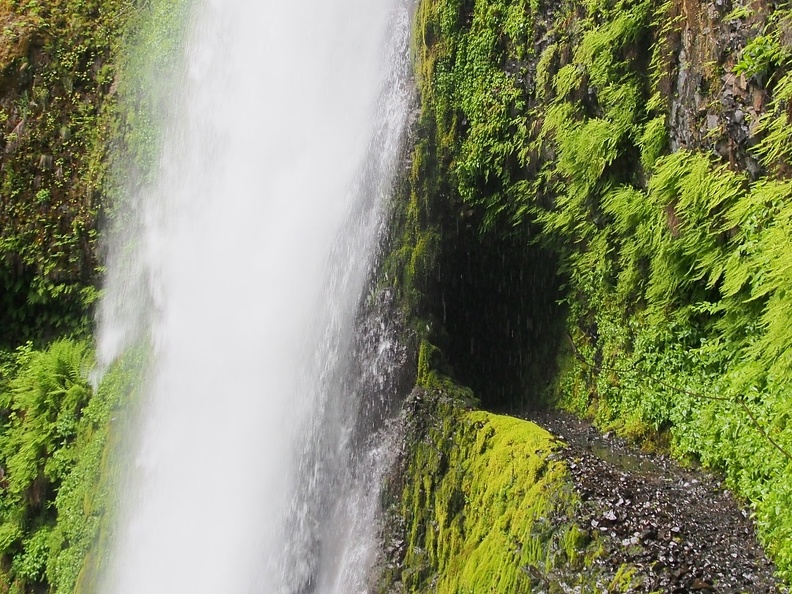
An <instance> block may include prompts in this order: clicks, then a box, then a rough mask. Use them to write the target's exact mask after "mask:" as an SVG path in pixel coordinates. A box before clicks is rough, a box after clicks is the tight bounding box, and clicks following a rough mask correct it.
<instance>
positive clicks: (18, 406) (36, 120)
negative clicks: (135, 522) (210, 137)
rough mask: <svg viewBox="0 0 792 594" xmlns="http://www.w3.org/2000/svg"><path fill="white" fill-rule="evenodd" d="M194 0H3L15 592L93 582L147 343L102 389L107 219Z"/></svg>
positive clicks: (145, 172) (1, 386) (1, 222)
mask: <svg viewBox="0 0 792 594" xmlns="http://www.w3.org/2000/svg"><path fill="white" fill-rule="evenodd" d="M189 8H190V3H189V2H188V1H187V0H151V1H143V0H141V1H136V0H68V1H67V0H54V1H47V2H44V1H39V0H0V592H2V593H6V592H8V593H12V594H23V593H28V592H53V593H55V592H57V593H60V594H67V593H68V594H72V593H73V592H75V591H84V590H85V589H86V588H88V587H91V585H92V583H93V581H94V580H93V578H94V577H95V576H96V575H98V574H99V572H100V570H101V567H102V565H103V563H104V561H105V559H104V557H103V556H102V555H103V551H105V552H106V550H107V549H108V548H109V547H108V546H107V545H108V542H109V540H108V539H109V538H110V537H111V535H110V534H109V527H108V524H107V522H106V520H107V518H108V516H109V512H110V511H111V510H112V505H111V501H110V497H111V494H112V492H113V491H112V488H111V487H112V484H113V481H114V480H115V478H116V477H115V476H114V474H113V473H114V472H117V467H115V468H111V467H110V465H109V464H108V463H107V461H108V459H109V457H110V456H111V453H112V452H113V449H114V448H115V447H116V446H117V444H118V442H119V439H120V435H121V433H122V432H121V431H120V429H119V427H118V424H117V423H114V422H113V420H114V418H115V416H116V415H119V411H120V410H122V409H123V408H124V407H127V413H126V414H128V412H129V408H128V407H129V404H130V402H131V401H133V400H134V396H133V393H134V385H135V383H136V380H139V370H140V366H141V361H142V358H143V355H142V354H140V353H137V352H130V353H128V354H126V355H125V356H124V357H123V359H122V360H121V361H119V362H118V363H117V364H115V365H114V366H113V367H112V368H111V369H110V370H109V371H108V372H107V373H106V374H105V376H104V378H103V380H102V382H101V385H100V386H99V387H98V388H97V389H94V388H93V387H92V386H91V384H90V382H89V381H88V377H89V372H90V370H91V369H92V368H93V367H94V365H95V363H94V354H93V347H92V345H91V340H90V338H89V337H90V334H91V331H92V327H91V326H92V318H93V313H92V305H93V304H94V303H95V301H96V299H97V297H98V291H97V285H98V283H99V280H100V278H99V277H100V274H101V272H102V269H101V266H100V262H101V261H102V259H103V255H102V253H101V252H102V248H103V245H102V244H101V242H100V240H99V237H98V228H99V226H100V224H101V225H102V226H103V227H104V228H108V227H112V226H124V225H128V224H129V223H130V220H129V217H130V216H133V215H132V214H131V211H130V209H129V207H128V206H127V205H126V204H125V203H124V202H123V197H124V196H130V195H134V194H135V193H136V192H139V191H141V188H144V187H145V185H146V184H148V183H150V182H151V177H152V174H153V172H154V168H155V165H156V158H157V154H158V151H159V146H160V135H161V130H162V126H161V123H162V118H164V117H167V116H168V114H167V113H165V112H164V109H163V105H164V104H163V102H162V100H161V99H162V97H163V95H164V94H165V93H168V92H169V88H168V86H167V85H168V84H175V83H174V82H173V81H174V79H173V78H172V77H171V76H170V75H169V73H170V72H172V69H173V68H174V67H175V66H176V65H177V63H178V60H177V59H176V57H177V55H178V50H179V49H180V48H181V47H182V46H183V42H184V35H185V31H186V24H187V22H188V11H189Z"/></svg>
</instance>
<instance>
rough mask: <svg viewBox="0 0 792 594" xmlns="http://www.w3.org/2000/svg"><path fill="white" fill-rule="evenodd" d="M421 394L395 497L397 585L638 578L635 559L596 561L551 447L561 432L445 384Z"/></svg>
mask: <svg viewBox="0 0 792 594" xmlns="http://www.w3.org/2000/svg"><path fill="white" fill-rule="evenodd" d="M417 399H418V402H417V406H416V408H415V409H414V412H413V413H412V414H413V416H412V421H410V422H411V423H413V424H412V425H411V427H412V429H411V432H409V433H408V442H409V443H410V445H411V447H410V449H409V453H408V457H407V460H406V461H405V469H404V473H405V481H404V483H405V485H406V486H405V487H404V491H403V493H402V494H401V498H400V501H399V503H397V504H396V505H397V506H399V515H400V517H401V518H402V523H401V525H402V526H403V527H404V531H405V535H406V542H407V549H406V552H405V556H404V559H403V562H402V564H401V568H400V571H399V572H397V574H396V575H390V576H389V579H390V580H391V582H392V583H391V586H393V583H394V582H398V583H400V584H401V587H403V589H404V590H405V591H407V592H438V593H443V592H453V593H458V592H476V593H478V592H493V593H495V592H531V591H534V590H535V589H543V591H548V588H549V591H551V592H561V591H563V589H562V588H574V587H581V588H582V590H581V591H586V592H587V591H599V590H596V587H597V586H598V585H599V587H602V586H603V585H605V584H609V583H610V584H612V585H613V587H612V588H611V589H610V591H613V592H616V591H626V590H627V589H628V588H629V587H630V586H631V585H632V582H631V579H630V576H631V573H630V571H627V569H628V568H626V569H625V572H620V573H619V575H618V576H606V575H604V574H602V573H600V572H599V570H595V569H593V568H592V563H593V560H594V559H595V558H596V556H597V555H598V554H599V550H600V547H599V546H598V544H597V542H596V541H592V540H591V538H592V537H591V536H589V534H588V533H587V532H586V531H584V530H582V529H581V528H580V527H579V526H577V525H576V524H575V522H574V519H573V518H574V513H575V509H576V506H578V505H579V502H578V499H577V497H576V495H575V494H574V492H573V489H572V487H571V484H570V482H569V479H568V475H567V470H566V467H565V465H564V464H563V463H562V462H561V461H560V460H559V459H558V458H557V457H556V456H554V454H553V452H554V450H555V449H556V448H557V447H558V445H559V442H558V441H557V440H555V438H553V437H552V436H551V435H550V434H549V433H547V432H546V431H544V430H543V429H541V428H539V427H538V426H536V425H534V424H533V423H530V422H527V421H521V420H519V419H514V418H511V417H503V416H498V415H492V414H489V413H486V412H481V411H477V412H471V411H465V410H464V409H463V408H461V407H460V406H459V404H457V403H456V401H455V400H454V399H452V398H449V397H448V396H447V395H445V392H443V391H439V392H438V391H435V392H433V393H429V392H422V393H421V394H420V395H418V397H417ZM427 419H431V420H430V421H429V424H428V425H427ZM594 538H596V537H594ZM540 587H541V588H540Z"/></svg>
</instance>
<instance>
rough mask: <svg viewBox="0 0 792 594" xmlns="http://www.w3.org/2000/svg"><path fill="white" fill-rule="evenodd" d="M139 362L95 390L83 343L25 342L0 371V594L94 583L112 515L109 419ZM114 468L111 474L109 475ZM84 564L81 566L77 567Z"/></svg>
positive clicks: (113, 431) (114, 434)
mask: <svg viewBox="0 0 792 594" xmlns="http://www.w3.org/2000/svg"><path fill="white" fill-rule="evenodd" d="M140 359H141V357H140V356H139V355H130V356H128V357H126V358H125V359H124V360H123V361H122V362H120V363H118V364H117V365H115V366H114V367H113V368H112V369H111V370H110V371H109V372H108V373H107V374H106V376H105V377H104V379H103V381H102V383H101V385H100V387H99V388H98V390H94V389H93V388H92V387H91V385H90V384H89V382H88V380H87V377H88V372H89V371H90V368H91V366H92V365H93V353H92V351H91V348H90V347H89V346H88V344H86V343H85V342H78V341H72V340H60V341H56V342H54V343H52V344H51V345H50V346H49V347H48V348H47V349H46V350H34V349H33V348H32V347H31V345H30V344H27V345H24V346H22V347H19V348H18V349H16V351H14V352H12V353H7V352H6V353H4V354H3V358H2V363H1V364H0V490H1V494H2V495H1V496H0V592H4V593H5V592H7V593H10V594H24V593H27V592H41V591H45V592H52V593H58V594H72V593H73V592H75V591H77V589H78V587H79V584H80V581H81V578H82V577H83V576H85V575H95V574H96V572H97V569H98V565H99V564H100V563H101V560H100V559H98V558H90V557H89V553H90V552H91V550H92V549H96V550H95V551H94V552H95V553H100V552H101V551H100V549H101V547H97V546H96V545H97V543H98V542H100V541H106V539H107V533H106V530H107V529H106V525H103V524H102V520H103V519H104V518H105V517H106V515H107V513H108V511H109V510H111V503H112V493H113V491H112V488H111V487H112V484H113V482H114V480H115V478H116V477H115V475H114V472H115V471H114V469H113V468H111V467H110V466H109V465H108V458H109V455H110V452H111V451H112V450H113V448H114V447H115V445H116V444H117V442H118V438H119V435H120V432H119V430H118V427H117V423H114V422H113V421H114V417H115V415H116V414H117V413H118V410H119V408H120V407H121V406H122V404H123V403H124V402H125V401H127V400H128V399H129V398H130V394H132V392H133V389H134V385H135V380H136V379H137V378H138V372H139V367H140ZM116 468H117V467H116ZM86 559H89V561H90V562H89V563H87V564H86V563H85V562H86Z"/></svg>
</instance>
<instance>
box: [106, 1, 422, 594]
mask: <svg viewBox="0 0 792 594" xmlns="http://www.w3.org/2000/svg"><path fill="white" fill-rule="evenodd" d="M408 29H409V15H408V7H407V6H406V5H405V3H404V2H403V1H401V0H322V1H319V0H290V2H285V3H284V2H275V1H274V0H257V1H255V2H254V1H252V0H209V1H208V2H205V3H203V4H201V5H200V6H197V7H196V13H195V17H194V25H193V29H192V31H191V35H190V43H189V44H188V51H187V57H186V64H187V71H186V74H185V76H184V84H182V85H181V90H180V92H179V94H178V96H176V97H173V98H172V99H173V101H174V106H175V108H176V109H174V110H173V112H174V113H177V114H178V115H177V116H176V117H174V118H173V119H172V121H170V122H168V124H167V129H166V132H167V133H166V141H165V143H164V146H163V147H162V157H161V163H160V171H159V177H158V181H157V183H156V185H155V187H154V188H153V189H152V190H151V191H150V192H147V193H145V194H144V195H143V196H141V197H140V198H139V200H140V203H139V205H138V206H137V212H138V213H139V215H140V225H138V226H136V227H133V229H132V232H128V233H126V234H124V233H122V234H120V235H119V238H118V239H117V245H116V246H114V248H113V250H112V251H111V254H113V255H111V259H110V262H109V266H110V273H109V275H108V286H107V290H106V297H105V300H104V302H103V304H102V308H101V312H100V336H99V350H100V359H101V360H102V361H103V362H104V363H105V364H107V363H108V362H110V361H111V360H112V359H113V358H115V357H116V356H118V355H119V354H120V353H121V352H122V351H123V350H124V349H125V348H126V347H128V346H129V345H130V344H132V343H133V342H134V341H135V340H139V339H141V337H143V338H146V337H147V338H148V339H149V340H150V341H151V344H152V349H153V353H154V356H153V361H154V362H153V363H152V366H151V369H150V370H149V372H148V378H147V385H149V388H148V394H147V397H146V400H145V402H144V415H143V416H144V418H143V420H142V423H141V425H142V426H141V429H140V435H139V437H138V439H137V445H136V446H135V448H136V449H135V450H134V459H133V464H132V465H131V470H132V472H131V474H130V476H128V477H126V480H125V484H126V488H127V492H126V493H125V494H124V497H123V500H122V509H121V512H120V523H119V526H118V530H117V537H116V546H115V549H114V551H113V553H112V559H111V564H110V565H111V567H110V569H109V570H108V572H107V575H106V577H105V583H104V584H103V586H102V587H101V591H102V592H103V593H104V592H110V593H114V594H142V593H145V594H159V593H163V594H165V593H168V594H174V593H180V592H183V593H190V594H203V593H206V594H209V593H211V594H217V593H219V592H222V593H228V594H235V593H242V592H244V593H247V592H255V593H262V594H264V593H270V592H272V593H284V594H286V593H289V594H291V593H295V594H297V593H300V594H302V593H306V592H338V593H339V594H341V593H344V594H349V593H352V592H363V591H365V590H366V575H367V571H368V568H369V565H370V563H371V561H372V559H373V555H374V551H375V548H376V539H375V535H374V532H373V530H374V528H373V523H374V519H375V516H376V506H377V497H376V489H375V488H374V485H376V483H377V481H378V480H379V476H378V473H379V472H380V470H378V469H380V468H381V467H382V462H381V460H380V459H381V456H382V455H384V454H383V449H382V448H376V447H368V448H366V447H363V449H361V444H360V443H357V441H359V440H357V441H356V440H355V439H354V434H355V422H356V419H357V417H358V412H359V409H360V408H361V406H362V400H361V399H362V398H365V397H366V394H365V393H364V392H366V388H365V382H364V381H363V380H362V379H361V377H362V376H365V375H367V374H368V375H371V374H372V373H373V375H375V376H376V375H378V374H380V375H381V374H382V373H387V372H388V369H389V367H390V366H393V365H395V364H397V363H398V359H399V356H400V354H399V349H398V347H396V346H394V344H393V338H392V337H391V336H390V335H389V334H388V333H387V332H384V333H381V334H380V335H378V336H375V337H373V338H371V337H370V338H369V339H367V340H374V341H376V342H377V345H376V347H375V348H373V349H371V348H370V349H368V350H367V349H365V348H360V346H359V343H360V340H359V337H358V339H356V337H355V334H354V333H355V328H356V323H355V317H356V312H357V311H358V305H359V303H360V302H361V297H362V295H363V292H364V290H365V285H366V281H367V279H368V278H369V276H370V269H371V264H372V259H373V257H374V252H375V250H376V247H377V244H378V241H379V239H380V234H381V232H382V228H383V219H384V214H383V213H384V210H385V201H386V199H387V195H388V193H389V191H390V189H391V184H392V178H393V170H394V167H395V163H396V162H397V159H398V155H399V150H400V143H401V139H402V136H403V129H404V125H405V121H406V117H407V111H408V104H409V96H410V93H409V90H408V84H407V80H408V74H407V73H408V65H407V38H408ZM130 246H132V247H131V248H130ZM130 253H131V254H133V256H132V257H131V258H130V256H129V254H130ZM366 352H369V355H370V356H368V357H367V359H366V360H364V361H356V362H353V361H351V358H352V357H353V356H355V355H357V356H361V355H362V354H364V353H366ZM371 353H374V354H373V355H372V354H371ZM367 365H368V366H369V369H368V371H366V370H365V369H364V368H365V367H366V366H367ZM372 365H374V366H380V367H384V368H385V371H379V370H378V369H379V368H377V369H375V368H374V367H371V366H372ZM372 369H374V371H372ZM354 373H357V377H350V374H354Z"/></svg>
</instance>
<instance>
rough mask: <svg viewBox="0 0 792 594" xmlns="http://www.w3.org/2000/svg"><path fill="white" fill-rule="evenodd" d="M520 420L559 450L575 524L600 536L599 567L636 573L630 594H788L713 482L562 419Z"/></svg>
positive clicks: (743, 516) (537, 415) (750, 530)
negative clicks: (576, 497)
mask: <svg viewBox="0 0 792 594" xmlns="http://www.w3.org/2000/svg"><path fill="white" fill-rule="evenodd" d="M527 418H528V419H529V420H531V421H534V422H535V423H537V424H539V425H541V426H542V427H544V428H545V429H547V430H548V431H550V432H551V433H553V434H555V435H556V436H557V437H558V438H559V439H561V440H562V441H563V442H564V443H565V444H567V445H566V447H565V448H562V449H560V450H559V451H558V453H557V455H558V456H561V457H562V458H563V459H564V460H565V461H566V463H567V464H568V466H569V469H570V473H571V475H572V479H573V481H574V483H575V486H576V488H577V490H578V492H579V494H580V497H581V500H582V506H581V517H580V518H579V521H580V524H581V526H582V527H584V528H585V529H586V530H588V531H589V532H590V533H599V534H600V535H601V536H602V537H603V538H602V539H601V540H602V542H603V543H604V547H605V550H604V554H603V555H601V556H600V558H599V559H598V561H597V563H599V564H601V565H605V566H611V567H605V569H610V570H612V571H613V572H615V571H616V570H617V569H618V568H619V567H620V566H621V565H622V564H624V563H629V564H630V565H632V566H634V567H636V568H637V574H636V575H640V576H642V578H643V584H642V585H641V586H639V587H638V588H636V589H634V590H632V591H634V592H673V593H684V592H691V593H704V594H706V593H709V592H718V593H739V592H751V593H753V592H784V593H786V592H788V589H786V588H785V587H784V586H783V585H782V583H781V582H780V581H779V580H777V579H775V578H774V572H775V567H774V565H773V564H772V562H771V561H770V560H769V559H768V558H767V556H766V555H765V553H764V551H763V550H762V547H761V546H760V545H759V543H758V541H757V537H756V529H755V526H754V524H753V522H752V520H751V517H750V513H749V510H748V509H747V508H746V507H745V506H744V505H742V504H741V503H740V502H738V501H737V500H736V499H735V497H734V496H733V495H732V494H731V493H730V492H729V491H728V490H727V489H726V488H725V486H724V485H723V483H722V482H721V481H720V480H719V479H718V478H717V477H715V476H713V475H711V474H708V473H705V472H703V471H700V470H697V469H688V468H683V467H681V466H680V465H679V464H678V463H677V462H675V461H674V460H672V459H671V458H669V457H668V456H665V455H659V454H650V453H645V452H641V451H640V450H638V449H636V448H634V447H632V446H631V445H630V444H628V443H627V442H626V441H625V440H623V439H620V438H619V437H617V436H615V435H613V434H608V433H606V434H601V433H600V432H599V431H598V430H597V429H596V428H595V427H593V426H592V425H591V424H590V423H588V422H586V421H581V420H580V419H578V418H576V417H574V416H572V415H568V414H565V413H562V412H557V411H552V412H534V413H531V414H530V415H527Z"/></svg>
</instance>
